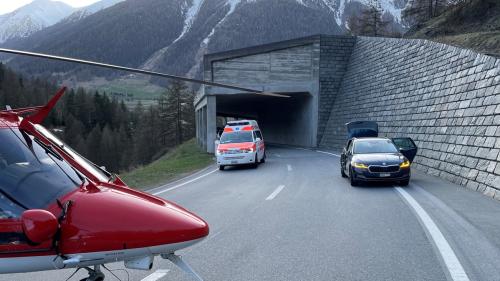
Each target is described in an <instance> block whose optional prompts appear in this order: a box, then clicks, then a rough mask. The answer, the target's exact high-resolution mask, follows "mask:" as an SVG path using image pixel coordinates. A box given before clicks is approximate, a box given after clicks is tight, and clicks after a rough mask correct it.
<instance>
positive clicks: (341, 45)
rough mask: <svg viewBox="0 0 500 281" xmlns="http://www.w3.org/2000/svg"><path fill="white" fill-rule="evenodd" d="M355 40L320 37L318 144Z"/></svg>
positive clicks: (344, 37) (340, 37)
mask: <svg viewBox="0 0 500 281" xmlns="http://www.w3.org/2000/svg"><path fill="white" fill-rule="evenodd" d="M355 43H356V38H355V37H351V36H328V35H321V39H320V46H321V47H320V62H319V92H320V98H319V108H318V111H319V112H318V118H319V119H318V137H317V139H318V142H320V141H321V139H322V138H323V132H324V130H325V127H326V123H327V122H328V118H329V117H330V113H331V111H332V107H333V103H334V101H335V98H336V97H337V95H338V93H339V90H340V85H341V83H342V79H343V78H344V75H345V72H346V70H347V66H348V64H349V59H350V57H351V53H352V50H353V48H354V44H355Z"/></svg>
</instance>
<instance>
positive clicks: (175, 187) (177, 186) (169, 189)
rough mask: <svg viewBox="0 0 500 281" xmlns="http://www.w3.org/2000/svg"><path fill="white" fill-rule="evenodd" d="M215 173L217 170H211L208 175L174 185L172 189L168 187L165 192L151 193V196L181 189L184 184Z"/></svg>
mask: <svg viewBox="0 0 500 281" xmlns="http://www.w3.org/2000/svg"><path fill="white" fill-rule="evenodd" d="M217 171H218V170H217V169H215V170H213V171H210V172H208V173H206V174H203V175H201V176H199V177H196V178H194V179H191V180H188V181H186V182H183V183H181V184H178V185H174V186H172V187H170V188H167V189H165V190H162V191H158V192H155V193H153V195H160V194H162V193H165V192H168V191H172V190H174V189H177V188H179V187H181V186H185V185H186V184H190V183H192V182H194V181H197V180H199V179H201V178H204V177H206V176H208V175H210V174H213V173H215V172H217Z"/></svg>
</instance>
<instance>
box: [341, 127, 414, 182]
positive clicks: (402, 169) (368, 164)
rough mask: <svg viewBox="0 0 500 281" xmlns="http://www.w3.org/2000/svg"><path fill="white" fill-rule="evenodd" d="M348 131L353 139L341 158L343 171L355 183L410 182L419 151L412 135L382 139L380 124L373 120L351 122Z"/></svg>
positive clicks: (348, 142) (348, 143) (349, 141)
mask: <svg viewBox="0 0 500 281" xmlns="http://www.w3.org/2000/svg"><path fill="white" fill-rule="evenodd" d="M347 131H348V134H349V139H348V141H347V144H346V146H345V147H344V149H343V151H342V155H341V157H340V166H341V171H340V172H341V175H342V176H343V177H348V178H349V179H350V182H351V185H352V186H356V185H358V184H359V183H360V182H375V181H384V182H389V181H390V182H396V183H398V184H399V185H402V186H406V185H408V183H409V181H410V176H411V163H412V161H413V159H414V158H415V155H416V154H417V146H416V145H415V142H413V140H412V139H411V138H394V139H389V138H380V137H378V125H377V123H375V122H371V121H358V122H351V123H348V124H347Z"/></svg>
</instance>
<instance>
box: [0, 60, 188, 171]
mask: <svg viewBox="0 0 500 281" xmlns="http://www.w3.org/2000/svg"><path fill="white" fill-rule="evenodd" d="M56 90H57V87H56V85H54V84H52V83H47V82H45V81H41V80H38V79H25V78H23V77H22V76H20V75H18V74H16V73H15V72H13V71H12V70H10V69H9V68H7V67H6V66H5V65H3V64H0V107H2V108H5V105H10V106H11V107H12V108H19V107H25V106H32V105H43V104H45V103H46V102H47V100H48V99H49V98H50V97H51V96H52V95H53V94H54V93H55V92H56ZM44 125H45V126H47V127H48V128H51V129H53V130H54V132H55V133H56V134H58V135H59V136H60V137H61V138H62V139H63V140H64V141H65V142H66V143H67V144H69V145H70V146H72V147H73V148H75V149H76V150H77V151H78V152H79V153H81V154H82V155H84V156H85V157H87V158H89V159H90V160H92V161H93V162H95V163H96V164H98V165H103V166H106V168H107V169H108V170H109V171H112V172H119V171H123V170H128V169H130V168H132V167H136V166H139V165H143V164H146V163H149V162H151V161H152V160H154V159H156V158H158V157H160V156H161V155H162V154H164V153H165V152H166V151H168V149H170V148H172V147H173V146H175V145H178V144H180V143H182V142H184V141H186V140H188V139H190V138H192V137H193V134H194V108H193V93H192V92H190V91H188V90H187V88H186V87H185V86H184V85H183V84H180V83H173V84H172V85H171V86H170V87H169V88H168V89H167V91H166V92H165V93H164V94H163V95H162V96H161V98H160V100H159V101H158V104H157V105H151V106H149V107H146V108H145V107H143V106H142V105H141V104H139V105H138V106H137V107H136V108H135V109H133V110H130V109H128V108H127V107H126V106H125V105H124V103H123V102H119V101H118V100H116V99H111V98H110V97H109V96H108V95H107V94H106V93H99V92H92V93H90V92H86V91H85V90H83V89H77V90H73V89H70V90H68V92H67V93H66V95H65V96H64V97H63V99H62V100H61V101H60V102H59V104H58V105H57V107H56V108H55V110H54V112H52V113H51V115H50V116H49V118H47V120H45V124H44Z"/></svg>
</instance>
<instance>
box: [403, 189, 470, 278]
mask: <svg viewBox="0 0 500 281" xmlns="http://www.w3.org/2000/svg"><path fill="white" fill-rule="evenodd" d="M396 190H397V191H398V192H399V193H400V194H401V196H402V197H403V198H404V199H405V200H406V202H407V203H408V205H410V206H411V207H412V208H413V210H414V211H415V213H416V214H417V215H418V217H419V219H420V222H421V224H422V226H423V227H425V228H426V229H427V232H428V233H429V235H430V237H431V238H432V240H433V242H434V244H435V245H436V247H437V249H438V251H439V253H440V254H441V258H442V259H443V261H444V263H445V265H446V268H447V269H448V272H449V273H450V276H451V278H452V280H453V281H469V277H468V276H467V273H465V270H464V268H463V266H462V264H461V263H460V261H459V260H458V258H457V256H456V255H455V252H454V251H453V249H452V248H451V246H450V244H448V241H446V238H444V235H443V233H441V230H439V228H438V226H437V225H436V223H434V221H433V220H432V218H431V217H430V216H429V214H428V213H427V212H426V211H425V210H424V208H422V206H420V204H419V203H418V202H417V201H416V200H415V199H414V198H413V196H411V195H410V194H409V193H408V192H407V191H406V190H404V189H403V188H401V187H398V186H396Z"/></svg>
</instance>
